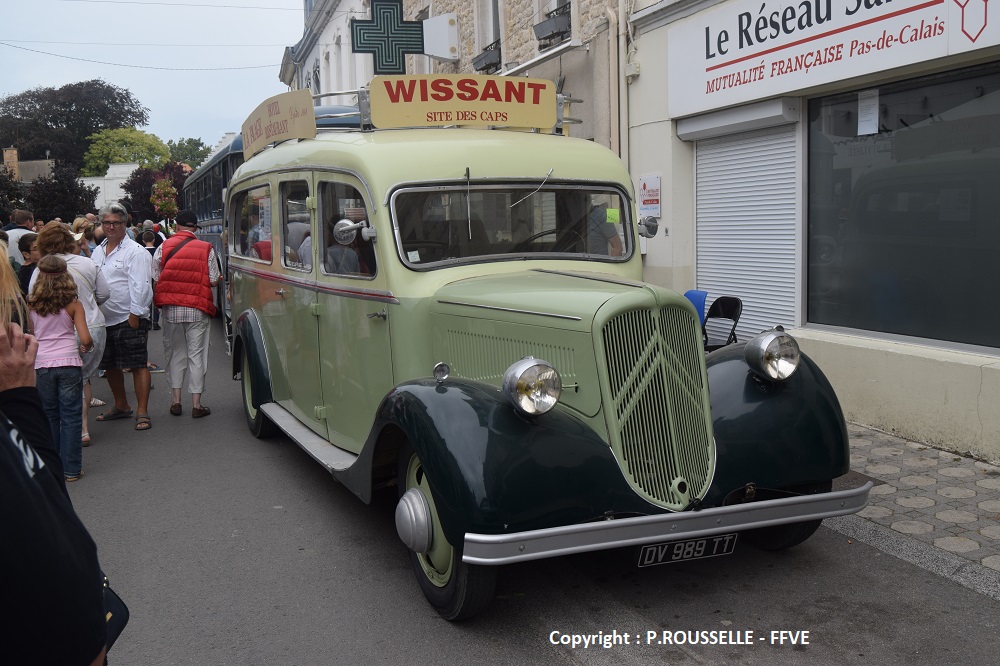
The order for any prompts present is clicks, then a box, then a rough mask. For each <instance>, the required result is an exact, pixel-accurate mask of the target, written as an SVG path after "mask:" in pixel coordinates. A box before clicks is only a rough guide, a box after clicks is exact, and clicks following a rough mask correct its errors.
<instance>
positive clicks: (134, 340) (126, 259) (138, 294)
mask: <svg viewBox="0 0 1000 666" xmlns="http://www.w3.org/2000/svg"><path fill="white" fill-rule="evenodd" d="M97 217H98V219H99V220H100V222H101V228H102V229H103V230H104V235H105V240H104V242H102V243H101V244H100V245H98V246H97V249H95V250H94V254H93V260H94V263H95V264H97V266H98V268H100V270H101V273H103V274H104V279H105V280H106V281H107V283H108V288H109V290H110V292H111V295H110V297H109V298H108V300H106V301H105V302H104V304H103V305H101V311H102V312H103V313H104V320H105V324H106V331H107V344H106V345H105V347H104V355H103V356H102V358H101V363H100V368H101V369H102V370H104V371H105V378H106V379H107V380H108V386H109V387H110V388H111V394H112V395H113V396H114V405H113V406H112V408H111V409H109V410H108V411H106V412H105V413H103V414H101V415H100V416H98V417H97V420H98V421H113V420H116V419H122V418H126V417H129V416H132V413H133V412H132V406H131V405H130V404H129V401H128V395H127V394H126V393H125V374H124V372H125V371H126V370H128V371H130V372H131V374H132V382H133V385H134V387H135V400H136V409H135V429H136V430H149V428H151V427H152V425H153V423H152V421H151V420H150V418H149V387H150V375H149V368H148V367H147V366H146V363H147V361H148V360H149V359H148V356H147V347H146V345H147V338H148V336H149V329H150V321H149V311H150V310H149V306H150V303H151V302H152V300H153V289H152V282H151V281H152V265H153V262H152V257H150V256H149V252H147V251H146V248H144V247H143V246H142V245H140V244H139V243H136V242H135V241H134V240H132V239H131V238H129V237H128V235H127V234H126V227H125V225H126V223H127V222H128V219H129V216H128V211H127V210H126V209H125V207H124V206H122V205H121V204H119V203H110V204H108V205H106V206H104V208H102V209H101V210H100V212H99V213H98V214H97Z"/></svg>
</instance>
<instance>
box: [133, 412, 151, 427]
mask: <svg viewBox="0 0 1000 666" xmlns="http://www.w3.org/2000/svg"><path fill="white" fill-rule="evenodd" d="M152 427H153V422H152V420H150V418H149V415H147V414H139V416H137V417H135V429H136V430H149V429H150V428H152Z"/></svg>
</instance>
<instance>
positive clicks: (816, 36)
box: [667, 0, 1000, 118]
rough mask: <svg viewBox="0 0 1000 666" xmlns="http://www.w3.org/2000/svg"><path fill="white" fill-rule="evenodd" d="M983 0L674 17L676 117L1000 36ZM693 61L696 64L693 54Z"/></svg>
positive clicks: (804, 2) (855, 3)
mask: <svg viewBox="0 0 1000 666" xmlns="http://www.w3.org/2000/svg"><path fill="white" fill-rule="evenodd" d="M986 8H987V0H799V2H789V1H787V0H786V1H784V2H781V1H778V0H737V1H736V2H729V3H726V4H724V5H720V6H719V7H717V8H715V9H712V10H709V11H705V12H701V13H699V14H696V15H694V16H692V17H690V18H689V19H685V20H681V21H678V22H676V23H675V24H673V25H671V27H670V29H669V31H668V47H667V49H668V63H669V65H668V66H669V73H668V78H667V85H668V88H669V102H668V106H669V111H670V115H671V117H674V118H678V117H683V116H687V115H691V114H694V113H701V112H704V111H707V110H711V109H716V108H722V107H726V106H731V105H733V104H740V103H744V102H748V101H752V100H755V99H764V98H768V97H773V96H776V95H782V94H786V93H789V92H792V91H795V90H802V89H805V88H809V87H813V86H816V85H821V84H825V83H830V82H833V81H839V80H842V79H848V78H851V77H854V76H860V75H863V74H869V73H872V72H880V71H885V70H889V69H893V68H895V67H901V66H903V65H909V64H912V63H917V62H923V61H927V60H933V59H937V58H942V57H945V56H949V55H955V54H958V53H964V52H967V51H973V50H976V49H981V48H985V47H988V46H995V45H997V44H998V43H1000V16H998V17H996V18H994V19H993V21H990V17H989V16H988V13H987V11H986ZM695 63H696V64H695Z"/></svg>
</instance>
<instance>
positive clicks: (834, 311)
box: [628, 0, 1000, 461]
mask: <svg viewBox="0 0 1000 666" xmlns="http://www.w3.org/2000/svg"><path fill="white" fill-rule="evenodd" d="M630 26H631V28H632V29H633V30H634V31H635V32H636V34H637V35H638V37H637V39H636V48H637V57H636V60H635V61H636V63H637V64H638V65H640V66H641V68H642V69H641V72H642V73H641V76H639V77H638V78H636V79H635V80H634V81H633V82H632V84H631V85H630V87H629V90H628V97H629V100H628V106H629V109H630V112H629V142H630V144H631V146H632V150H631V158H630V164H629V166H630V169H631V171H632V173H633V176H637V175H641V174H644V173H654V172H655V173H658V174H660V175H661V176H662V182H663V183H664V184H665V185H664V190H665V192H664V196H663V199H664V202H665V205H664V207H663V220H662V222H663V223H664V226H665V227H666V229H667V231H668V233H669V236H667V237H666V238H665V239H661V240H662V241H664V242H651V243H650V245H649V252H648V254H647V271H648V274H649V277H650V279H651V280H652V281H655V282H660V283H662V284H667V285H670V286H673V287H674V288H676V289H681V290H683V289H685V288H688V287H694V286H696V287H698V288H700V289H705V290H707V291H708V292H709V294H710V296H709V298H710V299H711V297H712V296H715V295H720V294H732V295H736V296H739V297H740V298H741V299H743V302H744V310H743V318H742V319H741V323H740V328H739V331H740V333H741V339H742V338H745V336H747V335H750V334H751V333H753V332H756V331H757V330H760V329H762V328H764V327H766V326H769V325H772V324H782V325H784V326H785V327H786V328H795V331H794V333H795V335H796V337H797V338H798V339H799V340H800V342H801V344H802V347H803V349H804V350H806V351H807V353H809V354H810V355H811V356H813V357H814V358H816V359H817V360H818V361H819V362H820V365H821V367H823V368H824V370H825V371H826V373H827V375H828V376H829V378H830V379H831V381H832V383H833V384H834V386H835V388H836V389H837V392H838V394H839V395H840V397H841V400H842V402H843V405H844V409H845V412H846V414H847V416H848V418H849V419H851V420H854V421H858V422H861V423H865V424H869V425H873V426H875V427H878V428H881V429H884V430H886V431H891V432H895V433H898V434H901V435H903V436H905V437H909V438H913V439H917V440H920V441H923V442H928V443H932V444H936V445H940V446H944V447H946V448H952V449H954V450H959V451H963V452H965V451H971V452H972V453H973V454H976V455H978V456H981V457H983V458H987V459H989V460H993V461H996V460H998V459H1000V410H998V409H997V408H996V406H997V405H998V404H1000V356H998V351H1000V314H998V313H997V311H996V310H995V309H994V308H991V307H989V306H987V307H983V304H988V303H992V302H994V301H995V300H996V296H995V295H993V294H992V293H991V292H992V289H993V285H994V284H996V283H997V278H998V277H1000V275H998V271H1000V267H998V264H997V262H996V259H995V257H996V256H998V253H1000V224H998V222H1000V219H998V217H997V213H996V210H997V204H1000V201H998V200H997V198H998V193H997V188H998V185H1000V122H998V120H1000V116H998V115H997V113H998V112H1000V59H998V56H1000V49H998V45H1000V20H997V19H996V18H994V19H993V20H992V21H990V20H989V17H988V16H987V14H986V2H985V0H970V1H969V2H965V3H959V2H957V1H956V0H930V1H929V2H928V1H927V0H923V1H919V0H806V1H803V2H800V3H798V4H791V3H778V2H760V1H755V2H752V1H750V0H728V1H725V2H714V1H711V0H708V1H685V0H680V1H678V0H669V1H663V2H657V3H651V2H639V3H637V4H636V6H635V7H634V9H633V10H632V12H631V14H630Z"/></svg>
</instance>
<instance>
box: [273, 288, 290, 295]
mask: <svg viewBox="0 0 1000 666" xmlns="http://www.w3.org/2000/svg"><path fill="white" fill-rule="evenodd" d="M274 293H275V295H276V296H284V295H285V294H287V293H288V292H287V291H285V290H284V289H275V290H274Z"/></svg>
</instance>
